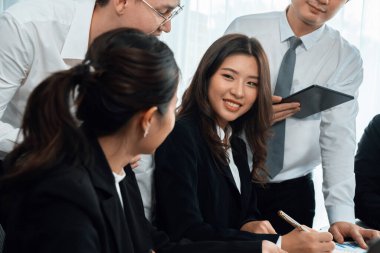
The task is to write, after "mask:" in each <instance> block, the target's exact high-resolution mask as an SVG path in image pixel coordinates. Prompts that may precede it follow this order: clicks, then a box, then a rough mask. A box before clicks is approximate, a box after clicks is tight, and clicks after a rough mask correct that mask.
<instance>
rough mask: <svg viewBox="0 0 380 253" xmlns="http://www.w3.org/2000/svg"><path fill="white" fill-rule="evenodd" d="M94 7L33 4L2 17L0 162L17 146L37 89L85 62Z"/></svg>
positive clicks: (60, 0) (43, 0) (73, 2)
mask: <svg viewBox="0 0 380 253" xmlns="http://www.w3.org/2000/svg"><path fill="white" fill-rule="evenodd" d="M94 6H95V0H33V1H21V2H19V3H16V4H14V5H12V6H11V7H10V8H9V9H7V10H6V11H4V12H3V13H1V15H0V34H1V36H0V59H1V60H0V159H2V158H3V156H4V155H5V153H8V152H9V151H11V150H12V148H13V146H14V143H15V141H16V138H17V135H18V133H19V130H20V129H19V127H20V124H21V120H22V117H23V113H24V110H25V106H26V102H27V99H28V97H29V95H30V93H31V92H32V91H33V90H34V88H35V87H36V86H37V85H38V84H39V83H40V82H41V81H42V80H44V79H45V78H46V77H47V76H49V75H50V74H52V73H54V72H56V71H60V70H65V69H68V68H69V67H71V66H73V65H76V64H78V63H80V62H81V61H82V60H83V59H84V56H85V53H86V51H87V47H88V43H89V31H90V24H91V18H92V13H93V10H94ZM35 109H36V110H38V108H35Z"/></svg>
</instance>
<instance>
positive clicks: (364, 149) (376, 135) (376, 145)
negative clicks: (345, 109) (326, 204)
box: [355, 114, 380, 229]
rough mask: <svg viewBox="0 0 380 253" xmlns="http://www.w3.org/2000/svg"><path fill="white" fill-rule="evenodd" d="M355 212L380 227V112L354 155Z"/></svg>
mask: <svg viewBox="0 0 380 253" xmlns="http://www.w3.org/2000/svg"><path fill="white" fill-rule="evenodd" d="M355 177H356V190H355V213H356V217H357V218H359V219H361V220H362V221H364V222H365V223H366V224H368V225H369V226H370V227H372V228H375V229H380V114H379V115H377V116H375V117H374V118H373V120H372V121H371V122H370V123H369V125H368V127H367V128H366V129H365V131H364V134H363V136H362V138H361V140H360V142H359V145H358V151H357V153H356V156H355Z"/></svg>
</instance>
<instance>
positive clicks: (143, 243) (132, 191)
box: [120, 166, 153, 252]
mask: <svg viewBox="0 0 380 253" xmlns="http://www.w3.org/2000/svg"><path fill="white" fill-rule="evenodd" d="M124 170H125V173H126V176H125V178H124V180H123V181H121V182H120V191H121V195H122V198H123V200H124V212H125V217H126V220H127V223H128V224H129V227H130V228H131V238H132V241H133V244H134V249H135V251H136V252H151V250H152V248H153V242H152V240H151V235H150V232H149V231H150V229H149V227H148V220H147V219H146V218H145V215H144V206H143V204H142V199H141V194H140V190H139V188H138V185H137V181H136V177H135V174H134V172H133V171H132V168H131V167H130V166H127V167H126V168H125V169H124Z"/></svg>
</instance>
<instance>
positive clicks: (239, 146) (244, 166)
mask: <svg viewBox="0 0 380 253" xmlns="http://www.w3.org/2000/svg"><path fill="white" fill-rule="evenodd" d="M231 146H232V154H233V157H234V161H235V164H236V166H237V167H238V169H239V176H240V199H241V203H242V205H244V203H249V199H250V195H251V187H252V185H251V173H250V170H249V166H248V159H247V150H246V147H245V143H244V142H243V140H241V139H239V138H238V137H233V138H231Z"/></svg>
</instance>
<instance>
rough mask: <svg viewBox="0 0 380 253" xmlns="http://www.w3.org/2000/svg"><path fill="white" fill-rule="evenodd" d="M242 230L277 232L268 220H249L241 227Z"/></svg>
mask: <svg viewBox="0 0 380 253" xmlns="http://www.w3.org/2000/svg"><path fill="white" fill-rule="evenodd" d="M240 230H241V231H246V232H250V233H254V234H277V233H276V230H274V228H273V227H272V224H270V222H269V221H267V220H259V221H250V222H247V223H245V224H244V225H243V226H242V227H241V228H240Z"/></svg>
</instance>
